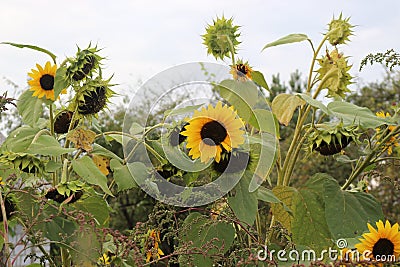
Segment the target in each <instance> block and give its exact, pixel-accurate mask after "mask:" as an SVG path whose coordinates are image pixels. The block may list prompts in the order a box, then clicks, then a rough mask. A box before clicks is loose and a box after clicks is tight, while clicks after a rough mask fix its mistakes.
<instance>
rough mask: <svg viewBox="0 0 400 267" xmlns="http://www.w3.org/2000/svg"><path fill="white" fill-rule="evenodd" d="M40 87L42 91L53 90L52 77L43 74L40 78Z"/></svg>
mask: <svg viewBox="0 0 400 267" xmlns="http://www.w3.org/2000/svg"><path fill="white" fill-rule="evenodd" d="M40 86H41V87H42V89H43V90H46V91H48V90H53V88H54V76H52V75H50V74H45V75H43V76H42V77H40Z"/></svg>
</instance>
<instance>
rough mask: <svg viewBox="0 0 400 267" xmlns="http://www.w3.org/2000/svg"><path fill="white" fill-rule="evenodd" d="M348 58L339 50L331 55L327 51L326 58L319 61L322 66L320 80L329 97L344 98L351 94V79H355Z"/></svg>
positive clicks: (319, 70) (319, 71) (335, 50)
mask: <svg viewBox="0 0 400 267" xmlns="http://www.w3.org/2000/svg"><path fill="white" fill-rule="evenodd" d="M346 58H347V57H344V56H343V54H341V53H339V52H338V50H337V49H334V50H333V51H332V52H331V53H330V54H329V52H328V51H326V56H325V57H322V58H321V59H318V63H319V65H320V66H321V67H320V69H318V70H317V72H318V73H319V76H318V79H319V80H320V81H321V83H322V85H321V88H322V89H324V88H327V89H328V95H327V97H335V96H339V97H342V98H344V97H345V96H346V95H345V93H347V92H350V90H349V89H348V88H347V86H348V85H350V84H352V82H351V79H352V78H353V77H352V76H351V75H350V74H349V72H348V71H349V70H350V69H351V67H352V65H348V63H347V60H346Z"/></svg>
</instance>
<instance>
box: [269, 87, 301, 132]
mask: <svg viewBox="0 0 400 267" xmlns="http://www.w3.org/2000/svg"><path fill="white" fill-rule="evenodd" d="M305 103H306V102H305V101H304V100H303V99H301V98H300V97H299V96H297V95H291V94H279V95H277V96H276V97H275V98H274V100H272V112H273V113H274V114H275V116H276V118H277V119H278V120H279V122H280V123H282V124H283V125H285V126H288V125H289V122H290V121H291V120H292V117H293V114H294V112H295V111H296V109H297V107H299V106H302V105H304V104H305Z"/></svg>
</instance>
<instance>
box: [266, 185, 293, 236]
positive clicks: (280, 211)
mask: <svg viewBox="0 0 400 267" xmlns="http://www.w3.org/2000/svg"><path fill="white" fill-rule="evenodd" d="M272 192H273V193H274V194H275V196H277V197H278V198H279V200H281V201H282V203H283V204H284V205H283V204H280V203H279V204H272V206H271V207H272V214H273V215H274V216H275V218H276V220H277V221H278V222H280V223H281V224H282V225H283V226H284V227H285V228H286V229H287V230H289V231H291V229H292V221H293V214H292V213H291V212H289V211H288V210H287V208H289V209H292V204H293V199H294V198H295V197H296V195H297V194H298V192H297V190H296V188H293V187H290V186H276V187H274V188H272ZM285 206H286V207H287V208H285Z"/></svg>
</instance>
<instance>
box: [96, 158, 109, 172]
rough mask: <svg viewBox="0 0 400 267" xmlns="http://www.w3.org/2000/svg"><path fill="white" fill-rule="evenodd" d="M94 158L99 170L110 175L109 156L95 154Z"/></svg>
mask: <svg viewBox="0 0 400 267" xmlns="http://www.w3.org/2000/svg"><path fill="white" fill-rule="evenodd" d="M92 160H93V162H94V164H95V165H96V166H97V168H99V170H100V171H101V172H102V173H103V174H104V175H108V174H109V173H110V171H109V170H108V168H107V167H108V166H110V159H109V158H107V157H103V156H101V155H93V156H92Z"/></svg>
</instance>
